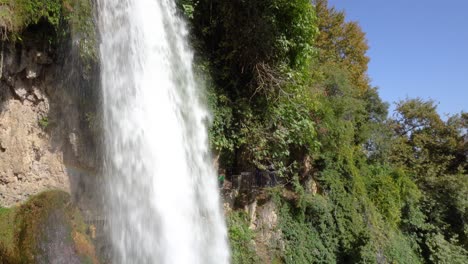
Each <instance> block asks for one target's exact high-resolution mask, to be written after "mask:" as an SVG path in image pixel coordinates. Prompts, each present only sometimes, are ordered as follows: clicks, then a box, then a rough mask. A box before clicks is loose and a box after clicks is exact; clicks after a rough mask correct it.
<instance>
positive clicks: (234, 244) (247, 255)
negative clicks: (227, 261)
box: [227, 212, 259, 264]
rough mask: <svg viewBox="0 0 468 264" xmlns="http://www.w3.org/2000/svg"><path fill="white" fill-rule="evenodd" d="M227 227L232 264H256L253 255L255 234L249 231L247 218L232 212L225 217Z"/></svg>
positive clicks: (239, 213)
mask: <svg viewBox="0 0 468 264" xmlns="http://www.w3.org/2000/svg"><path fill="white" fill-rule="evenodd" d="M227 225H228V227H229V241H230V244H231V254H232V263H234V264H251V263H258V261H259V258H258V256H257V255H256V253H255V248H254V244H253V243H254V238H255V234H254V233H253V231H252V230H250V229H249V221H248V216H247V215H246V214H245V213H243V212H232V213H230V214H228V215H227Z"/></svg>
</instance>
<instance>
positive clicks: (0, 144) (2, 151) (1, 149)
mask: <svg viewBox="0 0 468 264" xmlns="http://www.w3.org/2000/svg"><path fill="white" fill-rule="evenodd" d="M0 152H1V153H5V152H6V148H4V147H3V146H2V143H0Z"/></svg>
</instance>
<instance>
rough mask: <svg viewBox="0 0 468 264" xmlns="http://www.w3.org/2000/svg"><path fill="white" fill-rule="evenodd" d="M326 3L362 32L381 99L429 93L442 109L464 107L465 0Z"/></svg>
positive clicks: (467, 96) (467, 62)
mask: <svg viewBox="0 0 468 264" xmlns="http://www.w3.org/2000/svg"><path fill="white" fill-rule="evenodd" d="M329 5H330V6H335V7H336V9H338V10H343V11H345V13H346V18H347V20H348V21H357V22H359V24H360V25H361V28H362V29H363V31H364V32H365V33H366V36H367V40H368V44H369V46H370V50H369V52H368V56H369V57H370V59H371V61H370V64H369V71H368V73H369V76H370V78H371V80H372V85H374V86H377V87H379V88H380V95H381V97H382V98H383V100H385V101H387V102H389V103H393V102H395V101H398V100H400V99H405V98H406V97H410V98H412V97H421V98H424V99H428V98H431V99H433V100H434V101H436V102H437V103H439V106H438V110H439V113H441V114H444V113H451V114H455V113H459V112H461V111H462V110H463V111H465V112H466V111H468V0H443V1H441V0H390V1H388V0H329ZM392 109H393V107H392ZM390 114H392V113H390Z"/></svg>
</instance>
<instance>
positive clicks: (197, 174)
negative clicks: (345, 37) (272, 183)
mask: <svg viewBox="0 0 468 264" xmlns="http://www.w3.org/2000/svg"><path fill="white" fill-rule="evenodd" d="M97 3H98V12H99V15H98V16H99V31H100V36H101V44H100V57H101V65H102V69H101V79H102V89H103V92H102V95H103V102H102V103H103V116H104V147H105V155H106V156H105V164H104V172H105V176H106V179H107V183H106V190H105V191H104V193H105V199H106V203H107V206H108V210H107V211H108V213H107V214H108V215H107V217H108V219H109V222H110V229H111V230H110V240H111V242H112V246H113V248H114V251H115V252H114V254H113V255H114V257H113V263H169V264H179V263H180V264H184V263H190V264H192V263H194V264H197V263H200V264H210V263H216V264H222V263H229V249H228V244H227V231H226V227H225V224H224V219H223V215H222V211H221V206H220V198H219V193H218V188H217V181H216V174H215V171H214V169H213V167H212V164H211V158H210V154H209V149H208V142H207V140H208V135H207V129H206V119H207V116H208V113H207V111H206V110H205V108H204V106H203V105H202V103H201V102H200V93H201V91H200V88H201V87H199V86H198V85H197V84H196V82H195V80H194V74H193V71H192V52H191V50H190V49H189V48H188V46H187V40H186V36H187V30H186V28H185V26H184V23H183V21H182V20H181V19H180V18H179V17H178V16H177V11H176V6H175V3H174V1H173V0H97Z"/></svg>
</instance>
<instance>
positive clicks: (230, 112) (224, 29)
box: [179, 0, 468, 263]
mask: <svg viewBox="0 0 468 264" xmlns="http://www.w3.org/2000/svg"><path fill="white" fill-rule="evenodd" d="M179 6H180V8H181V10H182V11H183V13H184V14H185V16H186V18H187V20H188V21H189V26H190V27H191V31H192V43H193V45H194V47H195V49H196V58H197V66H198V69H199V70H200V71H202V72H204V74H205V75H206V76H209V77H210V79H209V80H207V81H206V82H207V83H208V84H209V88H210V89H209V94H208V101H209V103H210V105H211V107H212V109H213V113H214V115H213V123H212V127H211V143H212V147H213V149H215V150H216V152H217V153H218V154H219V155H220V157H221V166H222V167H224V168H238V169H251V168H258V169H265V168H266V167H268V166H270V165H272V164H273V165H274V166H275V167H276V168H277V169H278V170H279V172H280V174H281V177H282V178H283V182H285V183H287V184H286V185H285V188H286V189H288V191H292V192H294V193H295V195H294V198H293V199H291V198H286V197H284V195H282V190H281V189H279V190H278V189H276V190H273V191H271V192H270V193H271V196H272V199H274V200H275V201H276V204H277V206H278V208H279V211H280V212H279V213H280V228H281V231H282V234H283V239H284V242H285V247H284V248H282V249H278V250H277V253H276V255H277V259H276V260H275V261H277V262H281V263H468V252H467V250H468V211H467V207H468V172H467V169H468V163H467V155H468V145H467V140H468V135H467V129H468V114H467V113H460V114H459V115H453V116H450V117H448V118H447V119H445V120H444V119H443V118H441V117H440V116H439V114H438V113H437V111H436V104H435V103H434V102H432V101H424V100H421V99H417V98H416V99H407V100H404V101H401V102H399V103H398V104H397V106H396V110H395V112H394V113H391V114H390V116H389V113H388V104H387V103H384V102H382V100H381V99H380V97H379V95H378V89H377V88H376V87H372V86H371V85H370V81H369V78H368V76H367V64H368V61H369V58H368V57H366V51H367V49H368V46H367V44H366V39H365V34H364V33H363V32H362V30H361V29H360V27H359V25H358V24H357V23H355V22H347V21H346V19H345V15H344V13H342V12H339V11H337V10H335V9H334V8H329V7H328V3H327V1H326V0H316V1H313V3H312V4H311V3H310V2H309V1H308V0H266V1H246V0H236V1H221V0H209V1H208V0H180V1H179ZM311 179H312V181H313V182H315V184H316V185H317V186H318V191H317V192H310V191H306V189H307V186H306V185H307V183H308V182H310V180H311ZM228 218H229V221H228V222H229V228H230V235H231V244H232V246H233V259H234V263H255V262H256V256H255V252H253V251H252V245H251V243H250V242H249V241H251V240H252V239H253V236H254V234H253V233H252V231H250V230H248V221H247V220H246V216H244V215H243V214H242V213H240V212H234V213H231V215H230V216H228Z"/></svg>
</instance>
